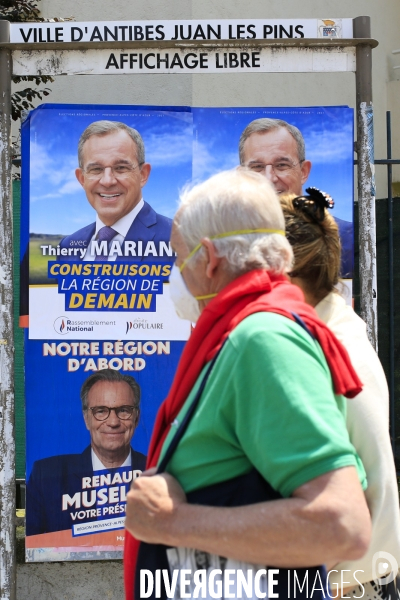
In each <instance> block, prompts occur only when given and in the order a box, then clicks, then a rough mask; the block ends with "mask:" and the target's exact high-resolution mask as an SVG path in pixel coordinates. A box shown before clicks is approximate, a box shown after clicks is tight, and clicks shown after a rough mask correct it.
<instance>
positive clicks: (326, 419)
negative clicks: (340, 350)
mask: <svg viewBox="0 0 400 600" xmlns="http://www.w3.org/2000/svg"><path fill="white" fill-rule="evenodd" d="M206 368H207V365H206V366H205V367H204V369H203V371H202V373H201V375H200V377H199V378H198V380H197V382H196V384H195V386H194V387H193V389H192V391H191V393H190V395H189V397H188V399H187V400H186V402H185V404H184V406H183V407H182V409H181V411H180V413H179V415H178V417H177V419H176V420H175V422H174V423H173V424H172V426H171V431H170V432H169V434H168V436H167V438H166V441H165V443H164V446H163V450H162V453H161V456H163V454H164V452H165V449H166V447H167V446H168V444H169V442H170V441H171V439H172V437H173V435H174V434H175V431H176V428H177V426H178V424H179V423H180V422H181V420H182V417H183V416H184V414H185V413H186V411H187V409H188V406H189V405H190V404H191V402H192V400H193V398H194V395H195V393H196V391H197V389H198V386H199V385H200V383H201V381H202V379H203V376H204V373H205V371H206ZM345 407H346V400H345V399H344V398H343V397H342V396H335V394H334V391H333V386H332V378H331V374H330V371H329V368H328V365H327V363H326V360H325V357H324V355H323V352H322V350H321V347H320V346H319V344H318V343H316V342H315V341H314V340H313V339H312V338H311V336H310V335H309V334H308V333H307V332H306V331H304V329H303V328H302V327H300V326H299V325H297V324H296V323H294V322H293V321H291V320H289V319H287V318H285V317H282V316H281V315H277V314H274V313H267V312H263V313H256V314H253V315H251V316H249V317H247V318H246V319H244V320H243V321H242V322H241V323H240V324H239V325H238V326H237V327H236V328H235V329H234V331H233V332H232V333H231V334H230V336H229V338H228V341H227V342H226V344H225V346H224V348H223V350H222V352H221V354H220V356H219V357H218V359H217V361H216V363H215V365H214V368H213V370H212V372H211V375H210V377H209V379H208V381H207V384H206V386H205V389H204V390H203V394H202V396H201V398H200V402H199V404H198V407H197V409H196V412H195V414H194V416H193V417H192V420H191V421H190V423H189V426H188V428H187V430H186V432H185V434H184V436H183V438H182V439H181V441H180V442H179V445H178V447H177V449H176V450H175V453H174V455H173V457H172V459H171V460H170V462H169V464H168V466H167V471H168V472H169V473H171V475H173V476H174V477H176V478H177V479H178V481H179V482H180V484H181V485H182V487H183V489H184V490H185V492H190V491H192V490H196V489H200V488H203V487H206V486H208V485H211V484H214V483H218V482H221V481H225V480H227V479H231V478H233V477H236V476H238V475H243V474H245V473H247V472H249V471H250V470H251V468H252V467H253V466H254V467H256V469H258V471H259V472H260V473H261V474H262V475H263V476H264V478H265V479H266V480H267V481H268V482H269V483H270V484H271V485H272V487H273V488H275V489H276V490H278V491H279V492H280V493H281V494H282V496H284V497H288V496H290V495H291V494H292V492H293V491H294V490H295V489H296V488H298V487H299V486H301V485H303V484H304V483H306V482H307V481H309V480H311V479H313V478H315V477H318V476H320V475H323V474H324V473H327V472H329V471H332V470H334V469H338V468H340V467H345V466H349V465H353V466H355V467H356V468H357V471H358V475H359V478H360V481H361V484H362V486H363V488H364V489H365V488H366V485H367V484H366V477H365V471H364V468H363V465H362V463H361V460H360V458H359V457H358V455H357V453H356V451H355V449H354V447H353V446H352V444H351V443H350V441H349V436H348V433H347V429H346V422H345V418H346V414H345Z"/></svg>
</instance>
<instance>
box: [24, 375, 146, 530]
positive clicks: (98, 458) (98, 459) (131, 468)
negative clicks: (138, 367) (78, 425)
mask: <svg viewBox="0 0 400 600" xmlns="http://www.w3.org/2000/svg"><path fill="white" fill-rule="evenodd" d="M81 401H82V412H83V419H84V421H85V425H86V428H87V430H88V431H89V434H90V444H89V445H88V446H87V447H86V448H85V449H84V450H83V452H82V453H78V454H61V455H57V456H50V457H48V458H42V459H40V460H37V461H36V462H35V463H34V464H33V468H32V473H31V475H30V477H29V480H28V483H27V488H26V494H27V501H28V508H29V510H28V511H27V515H26V535H28V536H30V535H38V534H43V533H50V532H53V531H65V530H70V529H71V527H72V526H73V525H74V524H77V523H78V524H79V523H80V522H82V521H80V520H79V519H80V518H81V517H82V518H83V523H86V522H91V521H94V520H95V521H96V520H101V519H104V518H113V517H114V516H115V517H119V516H121V515H122V516H124V504H125V496H126V493H127V492H128V490H129V486H130V482H131V481H132V479H133V478H134V477H136V476H138V475H139V474H140V473H141V472H142V471H143V470H144V469H145V465H146V456H145V455H144V454H142V453H141V452H138V451H137V450H134V449H133V448H132V446H131V442H132V438H133V435H134V433H135V430H136V427H137V425H138V422H139V416H140V387H139V384H138V383H137V381H136V380H135V379H134V378H133V377H132V376H130V375H123V374H121V373H120V372H119V371H115V370H113V369H103V370H100V371H97V372H95V373H93V374H92V375H90V376H89V377H88V378H87V379H86V381H85V382H84V383H83V385H82V388H81ZM103 476H104V483H103V484H102V485H99V481H101V477H103ZM96 477H97V482H96ZM107 478H108V483H106V482H107ZM107 485H108V487H106V486H107ZM110 486H111V490H113V492H111V491H110ZM99 490H100V492H101V493H100V494H99V493H98V492H99ZM110 493H112V494H113V495H114V497H112V496H111V497H110V495H109V494H110ZM107 497H108V499H109V502H106V500H107ZM116 502H118V506H119V512H117V511H116V509H115V504H116ZM110 503H111V504H110ZM80 509H82V510H83V509H85V512H84V514H83V516H82V515H80V516H79V517H77V516H76V515H77V513H78V512H79V510H80ZM100 531H101V529H100Z"/></svg>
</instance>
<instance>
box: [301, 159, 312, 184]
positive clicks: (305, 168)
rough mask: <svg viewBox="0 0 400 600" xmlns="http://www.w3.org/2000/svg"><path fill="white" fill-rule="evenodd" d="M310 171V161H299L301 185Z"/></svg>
mask: <svg viewBox="0 0 400 600" xmlns="http://www.w3.org/2000/svg"><path fill="white" fill-rule="evenodd" d="M310 171H311V161H310V160H303V162H302V163H301V185H303V184H304V183H305V182H306V181H307V179H308V176H309V174H310Z"/></svg>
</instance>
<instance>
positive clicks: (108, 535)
mask: <svg viewBox="0 0 400 600" xmlns="http://www.w3.org/2000/svg"><path fill="white" fill-rule="evenodd" d="M265 118H266V119H280V120H283V121H286V122H287V123H289V124H292V125H295V126H296V127H297V128H298V129H299V130H300V132H301V135H302V138H304V143H305V152H306V159H307V160H308V161H309V162H310V169H309V172H308V177H307V180H306V181H304V182H300V183H299V182H298V181H297V180H296V181H295V180H293V177H294V172H295V169H293V170H292V171H293V172H291V174H292V176H293V177H292V179H291V180H290V181H289V180H288V179H285V177H283V176H282V174H279V172H278V173H277V174H276V177H275V178H273V180H272V183H273V185H274V186H275V188H276V189H277V191H278V192H282V191H290V189H289V187H290V185H292V186H298V185H300V187H301V186H303V188H304V189H305V188H306V187H308V186H315V187H318V188H320V189H322V190H324V191H326V192H328V193H329V194H330V195H331V196H332V197H333V198H334V200H335V207H334V211H333V214H334V216H335V218H336V219H337V220H338V223H339V229H340V233H341V237H342V246H343V263H342V273H343V275H344V276H345V277H346V278H347V279H348V280H349V281H351V277H352V269H353V216H352V206H353V111H352V109H350V108H348V107H311V108H302V107H299V108H266V107H264V108H263V107H260V108H253V107H251V108H240V109H239V108H200V107H199V108H187V107H156V106H101V105H52V104H49V105H43V106H41V107H39V108H37V109H36V110H34V111H32V112H31V113H30V114H29V116H28V118H27V120H26V121H25V122H24V124H23V130H22V164H23V172H22V194H23V197H22V203H23V206H22V225H21V228H22V231H21V257H22V259H21V326H23V327H25V381H26V431H27V457H26V480H27V502H26V559H27V561H28V562H41V561H60V560H63V561H64V560H93V559H114V558H121V556H122V551H123V545H124V516H125V505H126V495H127V493H128V490H129V486H130V484H131V482H132V480H133V479H134V478H135V477H137V476H138V475H140V473H141V472H142V471H143V469H144V467H145V460H146V455H147V452H148V446H149V442H150V437H151V432H152V429H153V425H154V420H155V416H156V413H157V410H158V408H159V406H160V404H161V402H162V401H163V400H164V398H165V397H166V396H167V394H168V391H169V388H170V385H171V382H172V379H173V376H174V373H175V370H176V367H177V364H178V361H179V357H180V355H181V352H182V349H183V347H184V344H185V342H186V340H187V339H188V337H189V336H190V331H191V324H190V323H189V322H187V321H184V320H181V319H179V318H178V316H177V315H176V313H175V310H174V306H173V303H172V301H171V298H170V296H169V284H168V278H169V273H170V269H171V265H172V263H173V260H174V253H173V249H172V248H171V246H170V242H169V239H170V231H171V219H172V218H173V216H174V214H175V212H176V208H177V204H178V199H179V193H180V191H181V190H182V189H183V188H184V187H185V186H187V185H190V184H191V183H192V182H195V183H197V182H200V181H203V180H205V179H207V178H208V177H209V176H211V175H213V174H214V173H217V172H218V171H221V170H225V169H233V168H237V167H238V166H239V164H242V165H243V166H248V165H249V163H250V162H252V161H253V159H254V156H252V155H251V152H250V153H249V152H248V151H247V150H248V149H246V152H245V153H244V154H243V152H241V153H240V154H241V155H240V156H239V151H238V148H239V141H240V138H241V135H242V132H243V131H244V130H245V128H246V127H247V126H248V125H249V124H250V123H252V121H254V120H257V119H265ZM260 138H262V139H263V140H264V139H265V138H264V137H263V136H262V135H261V136H260ZM259 151H262V153H263V158H262V160H263V161H264V163H265V165H267V166H268V165H271V164H273V165H274V166H275V163H276V157H273V158H269V154H268V152H269V149H268V147H264V146H263V147H262V148H261V149H260V148H259ZM293 152H295V153H296V152H297V149H296V147H295V149H294V150H293ZM292 159H293V164H294V165H296V164H297V163H296V157H295V155H293V157H292Z"/></svg>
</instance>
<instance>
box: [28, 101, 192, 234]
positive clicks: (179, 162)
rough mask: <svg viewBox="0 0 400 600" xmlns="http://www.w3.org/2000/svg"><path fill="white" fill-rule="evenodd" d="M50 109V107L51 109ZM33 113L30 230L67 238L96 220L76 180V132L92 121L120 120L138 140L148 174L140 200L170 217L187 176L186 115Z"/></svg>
mask: <svg viewBox="0 0 400 600" xmlns="http://www.w3.org/2000/svg"><path fill="white" fill-rule="evenodd" d="M53 107H54V108H53ZM53 107H47V108H46V109H45V110H44V109H39V110H36V111H34V112H33V113H32V115H31V124H30V133H31V136H30V139H31V142H30V232H31V233H46V234H64V235H66V234H70V233H73V232H74V231H76V230H77V229H80V228H81V227H84V226H85V225H88V224H89V223H91V222H93V221H94V220H95V212H94V210H93V209H92V207H91V206H90V205H89V203H88V201H87V199H86V196H85V193H84V191H83V189H82V187H81V186H80V184H79V183H78V181H77V179H76V177H75V169H76V168H77V166H78V159H77V146H78V141H79V137H80V135H81V133H82V132H83V130H84V129H85V128H86V127H87V126H88V125H89V124H90V123H92V122H93V121H97V120H100V119H109V120H112V121H122V122H124V123H126V124H127V125H129V126H131V127H135V128H136V129H138V131H139V132H140V134H141V135H142V137H143V140H144V144H145V149H146V160H147V161H148V162H150V163H151V165H152V173H151V175H150V178H149V181H148V183H147V185H146V186H145V188H143V197H144V199H145V200H147V201H148V202H149V203H150V204H151V205H152V207H153V208H154V209H155V210H156V211H157V212H159V213H161V214H164V215H167V216H173V214H174V212H175V210H176V206H177V200H178V194H179V189H181V188H182V187H183V186H184V185H185V184H186V183H187V182H188V181H190V180H191V176H192V147H193V133H192V132H193V128H192V115H191V113H190V112H184V111H182V112H171V111H162V110H143V109H137V110H134V109H130V110H121V107H118V108H115V107H99V108H96V109H93V107H90V109H88V108H87V107H85V106H81V107H79V108H76V107H71V108H68V105H58V106H57V107H55V105H53Z"/></svg>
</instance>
